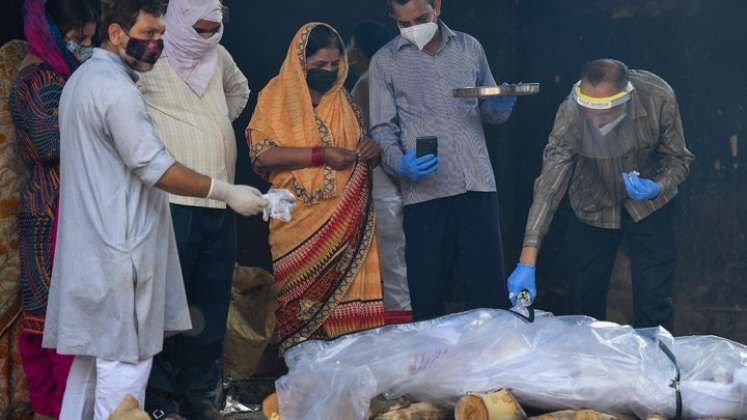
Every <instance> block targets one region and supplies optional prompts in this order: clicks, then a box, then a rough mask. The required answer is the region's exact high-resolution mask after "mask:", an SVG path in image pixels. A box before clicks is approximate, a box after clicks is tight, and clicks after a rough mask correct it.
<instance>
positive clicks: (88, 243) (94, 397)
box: [43, 10, 267, 420]
mask: <svg viewBox="0 0 747 420" xmlns="http://www.w3.org/2000/svg"><path fill="white" fill-rule="evenodd" d="M154 13H155V12H154ZM124 14H125V15H126V13H124ZM133 15H137V16H138V17H137V20H136V22H135V23H134V24H132V25H130V26H131V27H130V28H129V29H125V28H124V26H126V25H127V24H126V23H118V22H117V21H113V22H111V21H110V25H109V29H108V38H107V39H105V41H104V43H103V45H102V46H103V48H102V49H96V50H95V52H94V55H93V58H92V59H91V60H89V61H88V62H86V63H85V65H83V66H81V67H80V68H79V69H78V70H77V71H76V72H75V74H73V75H72V77H71V78H70V79H69V81H68V82H67V84H66V85H65V88H64V90H63V93H62V98H61V101H60V116H59V121H60V132H61V141H60V144H61V149H60V204H59V232H58V239H57V247H56V259H55V267H54V272H53V275H52V277H53V286H52V288H51V290H50V295H49V309H48V319H47V322H48V324H47V328H46V329H45V335H44V343H43V344H44V347H47V348H56V349H57V351H58V352H59V353H61V354H70V355H75V356H76V358H75V362H74V363H73V367H72V369H71V374H70V377H69V379H68V386H67V390H66V392H65V397H64V401H63V408H62V414H61V418H62V419H64V420H67V419H75V420H78V419H90V418H96V419H100V418H101V419H105V418H107V417H108V416H109V414H111V413H112V412H113V411H114V409H115V408H116V406H117V405H118V404H119V402H120V401H122V399H123V398H124V397H125V395H126V394H128V393H129V394H133V395H134V396H135V397H136V398H138V399H139V402H140V404H141V405H142V404H143V403H144V401H143V399H144V393H145V385H146V382H147V378H148V375H149V373H150V367H151V364H152V358H153V356H154V355H156V354H157V353H159V352H160V351H161V348H162V343H163V338H164V335H166V334H168V332H177V331H184V330H188V329H190V328H191V323H190V316H189V311H188V307H187V301H186V296H185V291H184V285H183V281H182V274H181V271H180V268H179V259H178V255H177V248H176V243H175V239H174V231H173V227H172V222H171V216H170V212H169V204H168V197H167V194H166V192H164V190H165V191H168V192H171V193H178V194H183V195H190V196H196V197H210V198H212V199H215V200H219V201H223V202H226V203H227V204H228V205H229V206H230V207H231V208H233V209H234V210H236V211H238V212H239V213H241V214H244V215H251V214H256V213H257V212H259V211H261V210H262V208H263V207H265V206H266V204H267V203H266V201H264V199H262V198H261V194H260V193H259V192H258V191H256V190H255V189H252V188H251V187H245V186H235V185H230V184H228V183H226V182H224V181H220V180H216V179H211V178H209V177H206V176H204V175H201V174H198V173H196V172H193V171H191V170H190V169H188V168H186V167H184V166H182V165H180V164H179V163H177V162H176V161H175V159H174V158H173V157H172V156H171V155H170V154H169V153H168V152H167V151H166V148H165V147H164V145H163V143H162V142H161V141H160V140H159V138H158V137H157V136H156V133H155V130H154V129H153V126H152V124H151V120H150V117H149V115H148V111H147V109H146V105H145V101H144V100H143V98H142V96H141V94H140V92H139V91H138V89H137V86H136V81H137V78H138V76H137V73H136V72H135V71H133V68H137V69H138V70H141V71H142V70H149V69H150V68H152V61H154V56H155V58H157V55H159V54H160V49H159V42H158V41H159V38H160V35H161V33H163V30H164V25H163V19H162V18H161V17H160V14H158V13H156V14H149V11H148V12H146V11H143V10H139V11H137V10H136V13H133ZM104 22H105V23H106V22H107V20H106V16H105V19H104ZM138 36H139V38H138ZM128 43H140V46H142V48H132V46H128V47H127V48H125V46H126V45H128ZM161 45H162V44H161ZM138 52H140V55H139V56H135V57H133V56H132V54H136V55H138ZM154 52H155V54H152V53H154ZM148 54H152V55H150V56H148ZM155 187H158V188H155Z"/></svg>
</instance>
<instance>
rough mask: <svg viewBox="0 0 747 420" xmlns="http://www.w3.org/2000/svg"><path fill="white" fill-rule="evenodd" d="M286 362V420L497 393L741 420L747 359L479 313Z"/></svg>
mask: <svg viewBox="0 0 747 420" xmlns="http://www.w3.org/2000/svg"><path fill="white" fill-rule="evenodd" d="M672 353H674V354H672ZM285 356H286V362H287V363H288V366H289V368H290V370H289V373H288V375H286V376H284V377H282V378H280V379H279V380H278V381H277V383H276V387H277V390H278V396H279V399H280V413H281V416H282V418H283V419H285V420H296V419H309V420H310V419H345V420H352V419H364V418H365V416H366V412H367V410H368V406H369V403H370V401H371V399H373V398H374V397H375V396H377V395H380V394H385V395H387V396H391V397H397V396H400V395H409V396H411V397H414V398H415V399H418V400H422V401H428V402H439V403H447V404H454V403H455V402H456V401H457V400H458V399H459V398H460V397H461V396H463V395H465V394H466V393H468V392H487V391H491V390H495V389H498V388H511V389H512V390H513V391H514V394H515V396H516V398H517V399H518V400H519V402H520V403H521V404H522V405H525V406H530V407H535V408H539V409H546V410H548V411H549V410H558V409H566V408H577V409H578V408H592V409H596V410H599V411H605V412H610V413H617V414H634V415H637V416H638V417H642V418H646V416H648V415H650V414H662V415H664V416H666V417H669V418H672V417H674V416H675V415H676V414H677V407H678V391H677V388H678V387H681V389H682V391H681V392H682V394H681V399H682V403H683V408H682V410H683V415H684V417H685V418H688V417H695V416H715V417H730V418H744V417H745V415H746V414H747V347H745V346H742V345H739V344H737V343H733V342H730V341H728V340H725V339H720V338H717V337H687V338H682V339H677V340H675V339H674V338H672V336H671V335H670V334H669V333H668V332H667V331H666V330H664V329H660V328H659V329H649V330H638V331H637V330H634V329H633V328H631V327H627V326H620V325H617V324H613V323H609V322H599V321H596V320H594V319H592V318H587V317H554V316H552V315H550V314H547V313H539V312H538V313H537V317H536V320H535V322H534V323H528V322H526V321H525V320H523V319H521V318H519V317H517V316H515V315H514V314H512V313H511V312H508V311H501V310H487V309H483V310H475V311H471V312H466V313H462V314H456V315H450V316H447V317H443V318H439V319H436V320H431V321H425V322H420V323H416V324H406V325H394V326H387V327H383V328H379V329H376V330H371V331H367V332H363V333H359V334H354V335H349V336H346V337H342V338H340V339H338V340H335V341H332V342H319V341H309V342H306V343H303V344H300V345H298V346H296V347H294V348H292V349H291V350H290V351H288V352H287V353H286V355H285ZM674 359H676V362H675V360H674ZM678 376H679V377H680V379H681V380H680V382H679V384H678V383H677V381H676V379H677V377H678Z"/></svg>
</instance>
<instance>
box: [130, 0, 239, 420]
mask: <svg viewBox="0 0 747 420" xmlns="http://www.w3.org/2000/svg"><path fill="white" fill-rule="evenodd" d="M222 20H223V13H222V7H221V3H220V1H219V0H171V1H170V2H169V6H168V10H167V11H166V17H165V21H166V29H167V30H166V32H165V33H164V35H163V40H164V54H163V55H162V56H161V58H160V59H159V60H158V62H157V63H156V64H155V66H154V68H153V70H152V71H150V72H147V73H143V74H142V75H141V77H140V81H139V87H140V91H141V92H142V93H143V96H144V97H145V101H146V102H147V104H148V109H149V111H150V115H151V117H152V119H153V126H154V127H155V129H156V133H157V134H158V136H159V137H160V138H161V139H162V140H163V142H164V144H165V145H166V149H167V150H168V151H169V153H171V155H173V156H174V157H175V158H176V159H177V160H179V162H182V163H184V164H186V165H187V166H189V167H190V168H193V169H195V170H198V171H199V172H201V173H203V174H206V175H209V176H210V177H212V178H214V179H219V180H221V181H223V182H229V183H232V182H233V181H234V173H235V167H236V138H235V135H234V131H233V126H232V122H233V121H234V120H235V119H236V118H238V116H239V115H241V112H242V111H243V110H244V107H245V106H246V103H247V100H248V99H249V85H248V83H247V80H246V77H244V75H243V74H242V73H241V70H239V68H238V66H237V65H236V63H235V62H234V61H233V59H232V58H231V55H230V54H229V53H228V51H226V49H225V48H224V47H223V46H221V45H220V44H219V42H220V40H221V37H222V35H223V24H222ZM169 202H170V209H171V217H172V219H173V222H174V231H175V233H176V241H177V247H178V250H179V261H180V264H181V267H182V275H183V276H184V283H185V287H186V291H187V301H188V303H189V305H190V312H191V313H192V319H193V322H194V321H195V320H199V321H200V322H199V325H193V330H192V331H189V332H187V333H185V334H178V335H175V336H173V337H169V338H167V339H166V340H165V342H164V350H163V352H161V353H160V354H159V355H158V356H156V357H155V359H154V361H153V370H152V371H151V376H150V381H149V384H148V393H147V394H148V396H147V398H146V407H147V411H148V412H149V413H151V415H152V416H153V417H154V418H158V417H159V415H160V416H164V415H172V416H173V417H175V416H176V415H177V414H181V415H183V416H185V417H187V418H190V419H202V418H215V417H216V416H218V410H217V409H216V407H214V403H213V402H212V401H214V400H215V396H214V395H212V394H214V392H215V389H216V388H217V384H218V382H219V380H220V372H221V356H222V353H223V340H224V333H225V326H226V317H227V313H228V306H229V301H230V296H231V295H230V292H231V281H232V278H233V269H234V264H235V262H236V252H237V251H236V233H235V220H234V215H233V212H232V211H231V210H230V209H228V208H227V207H226V204H225V203H224V202H222V201H219V200H211V199H207V198H193V197H184V196H180V195H175V194H171V195H170V196H169ZM195 323H196V322H195Z"/></svg>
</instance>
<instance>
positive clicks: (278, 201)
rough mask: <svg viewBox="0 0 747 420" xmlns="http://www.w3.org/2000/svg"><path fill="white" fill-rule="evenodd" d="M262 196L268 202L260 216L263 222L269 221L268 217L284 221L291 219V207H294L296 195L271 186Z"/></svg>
mask: <svg viewBox="0 0 747 420" xmlns="http://www.w3.org/2000/svg"><path fill="white" fill-rule="evenodd" d="M263 197H264V198H265V199H266V200H267V201H268V202H269V203H270V204H269V205H268V206H267V207H265V208H264V210H263V211H262V218H263V219H264V220H265V222H268V221H270V218H272V219H277V220H282V221H284V222H286V223H288V222H290V221H291V215H292V214H293V209H295V208H296V197H294V196H293V194H291V192H290V191H288V190H283V189H279V188H271V189H270V191H268V192H267V194H265V195H264V196H263Z"/></svg>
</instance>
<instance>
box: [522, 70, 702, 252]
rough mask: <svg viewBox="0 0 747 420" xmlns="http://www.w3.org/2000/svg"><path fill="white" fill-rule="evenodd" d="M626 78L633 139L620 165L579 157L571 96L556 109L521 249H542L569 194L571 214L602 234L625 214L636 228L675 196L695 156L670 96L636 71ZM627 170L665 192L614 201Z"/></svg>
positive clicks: (577, 120) (646, 74) (668, 90)
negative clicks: (647, 197) (630, 87)
mask: <svg viewBox="0 0 747 420" xmlns="http://www.w3.org/2000/svg"><path fill="white" fill-rule="evenodd" d="M630 78H631V82H632V83H633V86H634V87H635V90H634V91H633V93H632V100H631V102H630V104H631V105H630V111H629V116H628V118H629V119H630V123H631V124H632V130H633V131H632V132H633V133H634V136H635V139H634V140H635V141H633V142H631V145H634V146H633V147H630V148H629V150H626V151H625V154H624V155H623V156H622V157H621V158H619V159H608V160H606V161H605V160H601V159H592V158H589V157H584V156H581V154H580V153H579V150H578V148H579V144H580V141H579V140H580V139H579V136H580V135H581V134H580V133H581V131H583V130H581V129H580V127H579V125H580V124H579V123H580V121H582V119H581V118H580V117H579V112H580V110H579V108H578V106H577V105H576V103H575V101H574V100H573V98H572V97H570V96H569V98H568V99H566V100H565V101H564V102H563V103H562V104H561V105H560V108H559V110H558V114H557V116H556V118H555V127H554V128H553V130H552V132H551V133H550V139H549V142H548V144H547V147H546V148H545V153H544V162H543V167H542V174H541V175H540V176H539V178H537V181H536V182H535V184H534V202H533V204H532V208H531V210H530V211H529V219H528V221H527V227H526V232H525V235H524V246H525V247H536V248H539V247H540V246H541V244H542V239H543V238H544V236H545V235H546V234H547V231H548V229H549V228H550V222H551V221H552V218H553V216H554V214H555V211H556V210H557V208H558V205H559V204H560V201H561V200H562V199H563V196H564V195H565V193H566V191H568V194H569V198H570V202H571V207H572V208H573V211H574V213H575V214H576V216H577V217H578V218H579V219H580V220H581V221H582V222H584V223H586V224H588V225H591V226H595V227H599V228H604V229H619V228H620V225H621V221H620V219H621V213H622V211H627V212H628V214H630V217H631V218H632V219H633V220H634V221H636V222H639V221H641V220H643V219H645V218H646V217H648V216H649V215H651V213H653V212H655V211H656V210H658V209H660V208H662V207H663V206H664V205H666V204H667V203H669V202H670V201H671V200H672V199H673V198H674V197H675V196H676V195H677V191H678V187H679V185H680V184H681V183H682V182H683V181H685V178H687V175H688V173H689V168H690V162H692V161H693V159H695V156H694V155H693V154H692V153H691V152H690V151H689V150H688V149H687V145H686V144H685V137H684V134H683V130H682V119H681V117H680V111H679V106H678V104H677V99H676V98H675V95H674V91H673V90H672V88H671V87H670V86H669V85H668V84H667V83H666V82H665V81H664V80H663V79H661V78H660V77H658V76H656V75H655V74H653V73H650V72H647V71H641V70H633V71H631V76H630ZM629 171H638V172H640V173H641V178H648V179H652V180H654V181H656V182H658V183H659V184H660V185H661V186H662V187H663V188H662V192H661V194H660V195H659V196H658V197H657V198H656V199H654V200H646V201H633V200H631V199H630V198H627V197H626V198H624V199H622V200H620V199H618V198H617V194H616V191H612V190H617V191H619V190H621V189H622V190H623V191H624V188H625V187H624V185H623V172H629ZM623 209H624V210H623Z"/></svg>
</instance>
